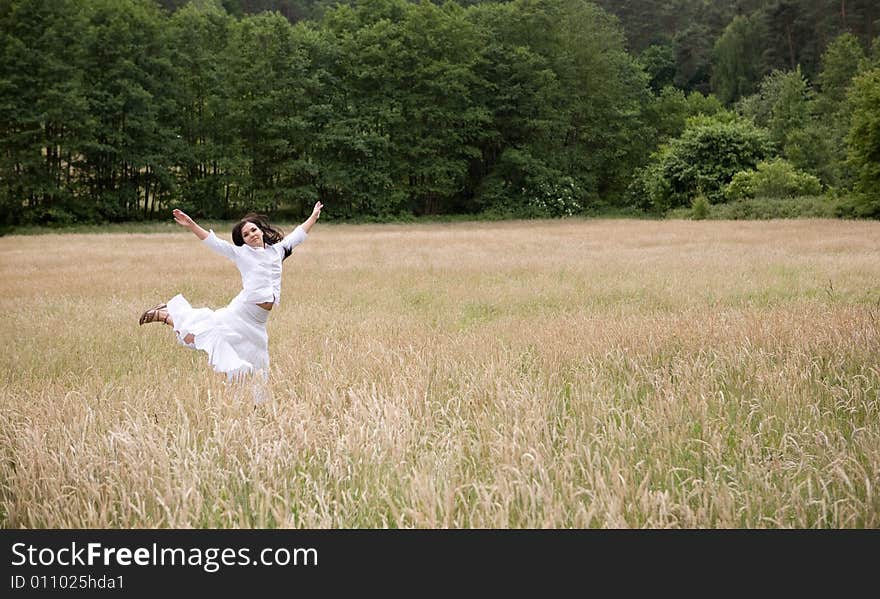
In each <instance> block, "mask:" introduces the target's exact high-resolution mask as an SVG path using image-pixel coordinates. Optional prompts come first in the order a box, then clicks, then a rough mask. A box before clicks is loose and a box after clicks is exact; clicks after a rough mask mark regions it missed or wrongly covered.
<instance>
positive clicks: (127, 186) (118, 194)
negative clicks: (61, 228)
mask: <svg viewBox="0 0 880 599" xmlns="http://www.w3.org/2000/svg"><path fill="white" fill-rule="evenodd" d="M90 9H91V10H90V12H89V15H88V17H89V21H88V29H87V35H86V38H85V42H84V51H85V57H84V62H85V65H84V72H83V74H84V82H85V90H86V97H87V99H88V104H89V113H90V114H91V116H92V118H93V119H94V121H95V131H94V139H93V140H92V141H90V143H88V144H86V145H85V146H84V148H83V156H84V162H83V168H82V176H83V178H84V180H85V183H86V186H87V189H88V193H89V195H90V197H91V198H92V200H93V201H94V209H95V212H96V215H97V217H98V218H101V219H107V220H129V219H133V218H137V217H139V216H140V215H141V214H142V207H143V204H144V202H146V201H147V200H148V198H147V197H146V196H145V194H159V195H162V194H169V193H171V190H170V189H169V186H168V184H167V182H168V181H169V180H170V177H169V174H168V173H169V171H170V169H171V168H172V165H171V164H170V158H169V155H168V153H167V151H166V149H167V148H168V146H169V145H170V144H171V143H172V140H173V139H174V137H175V131H174V130H173V128H172V127H171V126H170V123H171V120H172V118H171V115H172V113H173V110H174V104H173V94H166V93H165V90H166V85H167V82H168V81H170V80H172V75H171V69H170V67H169V62H168V58H167V54H166V49H167V45H166V44H165V38H164V29H163V25H164V22H163V20H162V19H163V17H162V16H161V13H160V12H159V10H158V8H157V6H156V5H155V4H154V3H153V2H149V1H147V0H126V1H117V0H94V2H93V3H91V4H90Z"/></svg>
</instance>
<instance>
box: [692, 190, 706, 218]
mask: <svg viewBox="0 0 880 599" xmlns="http://www.w3.org/2000/svg"><path fill="white" fill-rule="evenodd" d="M708 216H709V200H708V199H706V196H705V195H704V194H702V193H701V194H698V195H697V197H695V198H694V201H693V203H692V204H691V218H692V219H694V220H704V219H705V218H706V217H708Z"/></svg>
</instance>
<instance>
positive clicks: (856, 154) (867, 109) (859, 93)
mask: <svg viewBox="0 0 880 599" xmlns="http://www.w3.org/2000/svg"><path fill="white" fill-rule="evenodd" d="M847 100H848V102H849V104H850V106H851V109H852V126H851V127H850V130H849V135H848V136H847V145H848V148H849V153H848V154H849V161H850V163H851V164H852V166H853V168H854V169H855V172H856V177H857V178H856V187H855V188H856V191H857V192H859V193H860V194H861V197H860V198H859V200H858V202H857V204H856V205H855V213H856V214H858V215H860V216H872V217H877V216H880V111H878V110H877V107H878V106H880V68H877V67H875V68H873V69H870V70H868V71H866V72H864V73H862V74H860V75H858V76H857V77H856V78H855V79H854V80H853V83H852V87H851V88H850V91H849V93H848V94H847Z"/></svg>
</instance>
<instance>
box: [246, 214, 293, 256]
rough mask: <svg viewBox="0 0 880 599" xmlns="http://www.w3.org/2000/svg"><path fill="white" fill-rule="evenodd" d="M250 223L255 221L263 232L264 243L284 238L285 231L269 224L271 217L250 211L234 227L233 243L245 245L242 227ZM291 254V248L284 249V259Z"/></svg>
mask: <svg viewBox="0 0 880 599" xmlns="http://www.w3.org/2000/svg"><path fill="white" fill-rule="evenodd" d="M248 223H253V224H254V225H256V227H257V228H258V229H259V230H260V231H262V232H263V243H265V244H266V245H272V244H275V243H278V242H279V241H281V240H282V239H284V231H282V230H281V229H279V228H277V227H273V226H272V225H270V224H269V218H268V217H267V216H265V215H263V214H256V213H254V212H250V213H248V214H245V215H244V216H243V217H242V219H241V220H240V221H238V222H237V223H235V226H234V227H232V243H234V244H235V245H244V238H243V237H242V236H241V228H242V227H244V226H245V225H246V224H248ZM289 255H290V250H289V249H287V248H285V249H284V258H282V260H284V259H285V258H287V257H288V256H289Z"/></svg>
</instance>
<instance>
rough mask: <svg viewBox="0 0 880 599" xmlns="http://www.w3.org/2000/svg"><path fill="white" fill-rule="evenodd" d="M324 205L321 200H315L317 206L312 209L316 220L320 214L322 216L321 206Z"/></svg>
mask: <svg viewBox="0 0 880 599" xmlns="http://www.w3.org/2000/svg"><path fill="white" fill-rule="evenodd" d="M323 207H324V204H322V203H321V202H315V208H314V210H312V216H314V217H315V219H316V220H317V218H318V217H319V216H321V208H323Z"/></svg>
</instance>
